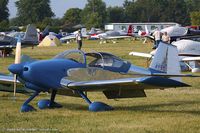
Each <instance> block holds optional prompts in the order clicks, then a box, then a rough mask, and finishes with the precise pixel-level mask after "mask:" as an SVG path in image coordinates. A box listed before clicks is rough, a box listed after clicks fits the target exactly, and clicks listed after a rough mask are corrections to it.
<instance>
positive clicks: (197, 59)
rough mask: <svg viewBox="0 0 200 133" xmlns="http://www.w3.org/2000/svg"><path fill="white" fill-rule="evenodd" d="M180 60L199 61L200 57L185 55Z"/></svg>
mask: <svg viewBox="0 0 200 133" xmlns="http://www.w3.org/2000/svg"><path fill="white" fill-rule="evenodd" d="M181 61H200V57H185V58H182V60H181Z"/></svg>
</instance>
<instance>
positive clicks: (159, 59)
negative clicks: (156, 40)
mask: <svg viewBox="0 0 200 133" xmlns="http://www.w3.org/2000/svg"><path fill="white" fill-rule="evenodd" d="M149 68H150V70H152V72H153V73H154V72H155V73H166V74H168V75H180V74H181V68H180V63H179V57H178V50H177V48H176V46H173V45H170V44H166V43H164V42H160V44H159V46H158V48H157V50H156V53H155V55H154V58H153V60H152V62H151V64H150V66H149ZM172 79H174V80H178V81H180V80H181V79H180V78H177V77H175V78H172Z"/></svg>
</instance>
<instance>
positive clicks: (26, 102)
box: [21, 91, 40, 112]
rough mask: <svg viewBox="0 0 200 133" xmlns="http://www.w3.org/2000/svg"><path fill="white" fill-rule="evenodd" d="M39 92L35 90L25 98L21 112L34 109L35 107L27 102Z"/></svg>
mask: <svg viewBox="0 0 200 133" xmlns="http://www.w3.org/2000/svg"><path fill="white" fill-rule="evenodd" d="M39 93H40V92H37V91H36V92H35V93H34V94H33V95H32V96H31V97H30V98H29V99H27V100H26V101H25V102H24V104H23V105H22V107H21V112H29V111H35V110H36V109H35V108H33V106H31V105H29V103H30V102H31V101H32V100H33V99H34V98H35V97H36V96H37V95H38V94H39Z"/></svg>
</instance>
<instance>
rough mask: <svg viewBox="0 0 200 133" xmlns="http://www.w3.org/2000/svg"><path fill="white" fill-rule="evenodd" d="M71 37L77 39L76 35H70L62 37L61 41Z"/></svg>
mask: <svg viewBox="0 0 200 133" xmlns="http://www.w3.org/2000/svg"><path fill="white" fill-rule="evenodd" d="M71 39H76V37H75V35H70V36H66V37H62V38H60V40H61V41H67V40H71Z"/></svg>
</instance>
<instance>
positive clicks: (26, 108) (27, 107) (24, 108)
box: [20, 104, 36, 112]
mask: <svg viewBox="0 0 200 133" xmlns="http://www.w3.org/2000/svg"><path fill="white" fill-rule="evenodd" d="M20 111H21V112H30V111H36V109H35V108H33V106H31V105H28V104H27V105H22V107H21V110H20Z"/></svg>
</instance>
